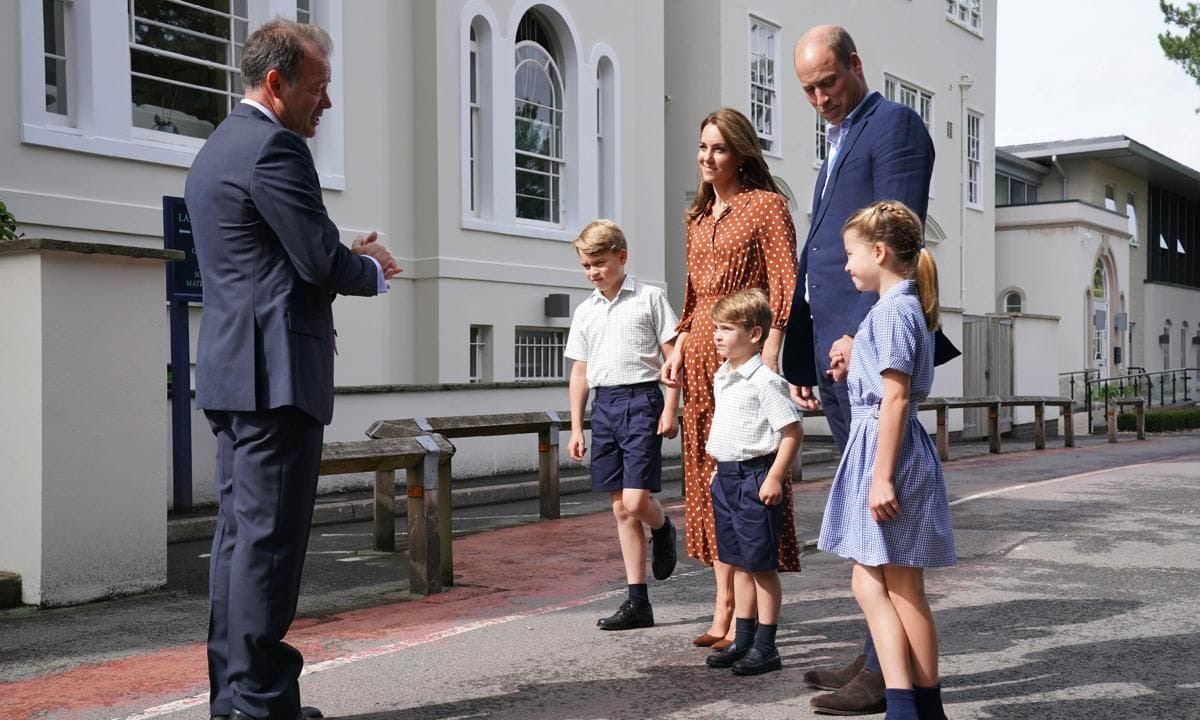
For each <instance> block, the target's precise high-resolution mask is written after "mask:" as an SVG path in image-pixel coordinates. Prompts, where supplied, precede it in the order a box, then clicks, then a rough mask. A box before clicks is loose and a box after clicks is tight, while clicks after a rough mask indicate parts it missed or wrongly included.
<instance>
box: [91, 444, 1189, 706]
mask: <svg viewBox="0 0 1200 720" xmlns="http://www.w3.org/2000/svg"><path fill="white" fill-rule="evenodd" d="M1193 456H1194V453H1186V454H1184V455H1180V456H1178V457H1176V458H1166V459H1161V460H1155V461H1151V462H1145V463H1138V464H1136V465H1122V466H1120V467H1111V468H1105V469H1103V470H1092V471H1090V472H1085V473H1077V474H1075V475H1067V476H1065V477H1059V478H1049V479H1046V480H1038V481H1036V482H1029V483H1018V484H1016V485H1008V486H1006V487H1002V488H996V489H995V490H989V491H987V492H981V493H975V494H974V495H967V496H966V497H961V498H959V499H957V500H955V501H953V502H951V503H950V504H951V505H959V504H962V503H965V502H968V501H970V500H979V499H982V498H987V497H992V496H994V495H1001V494H1003V493H1008V492H1012V491H1014V490H1021V489H1024V488H1030V487H1038V486H1040V485H1049V484H1052V483H1060V482H1064V481H1067V480H1078V479H1081V478H1086V477H1092V476H1095V475H1102V474H1104V473H1108V472H1114V471H1119V470H1132V469H1136V468H1141V467H1147V466H1149V465H1158V464H1162V463H1165V462H1172V461H1175V460H1178V459H1180V458H1184V457H1193ZM668 507H678V505H674V504H672V505H669V506H668ZM810 542H811V543H813V544H815V543H816V540H812V541H810ZM353 559H354V560H358V559H360V558H353ZM361 559H365V558H361ZM346 560H351V558H345V559H344V560H343V562H344V561H346ZM707 571H708V570H707V568H705V569H702V570H693V571H691V572H686V573H681V574H678V575H673V576H672V577H671V580H674V579H675V578H678V577H688V576H690V575H696V574H699V573H702V572H707ZM624 592H625V590H610V591H608V592H603V593H597V594H595V595H589V596H588V597H584V598H579V599H577V600H571V601H568V602H565V603H559V604H557V605H547V606H545V607H540V608H534V609H531V610H527V611H526V612H523V613H516V614H513V615H505V616H502V617H498V618H492V619H490V620H480V621H477V622H473V623H467V624H466V625H457V626H455V627H450V628H446V629H444V630H438V631H437V632H433V633H430V634H428V635H425V636H424V637H421V638H417V639H416V640H401V641H399V642H395V643H389V644H387V645H381V646H379V647H376V648H371V649H368V650H360V651H359V652H356V653H351V654H349V655H343V656H341V657H337V658H331V659H329V660H325V661H323V662H319V663H314V664H312V665H309V666H307V667H305V668H304V670H303V671H302V672H301V673H300V675H301V676H304V675H311V674H313V673H317V672H322V671H324V670H330V669H333V668H338V667H343V666H345V665H349V664H351V663H355V662H361V661H363V660H370V659H372V658H377V657H380V656H382V655H390V654H392V653H397V652H400V651H401V650H406V649H408V648H412V647H417V646H419V645H427V644H429V643H432V642H436V641H438V640H444V639H446V638H449V637H454V636H455V635H462V634H463V633H468V632H472V631H475V630H482V629H484V628H489V627H494V626H496V625H504V624H506V623H510V622H514V621H517V620H524V619H526V618H531V617H538V616H540V615H548V614H550V613H554V612H558V611H560V610H569V609H571V608H576V607H581V606H583V605H587V604H589V603H594V602H598V601H600V600H605V599H607V598H610V597H616V596H617V595H620V594H622V593H624ZM207 702H208V693H207V692H205V693H201V694H199V695H193V696H191V697H187V698H183V699H182V700H176V701H174V702H169V703H166V704H163V705H156V706H154V707H152V708H147V709H145V710H143V711H141V712H138V713H134V714H132V715H126V716H124V717H122V718H115V719H114V720H150V718H156V717H162V716H163V715H169V714H171V713H175V712H179V711H181V710H188V709H190V708H194V707H198V706H200V705H204V704H205V703H207Z"/></svg>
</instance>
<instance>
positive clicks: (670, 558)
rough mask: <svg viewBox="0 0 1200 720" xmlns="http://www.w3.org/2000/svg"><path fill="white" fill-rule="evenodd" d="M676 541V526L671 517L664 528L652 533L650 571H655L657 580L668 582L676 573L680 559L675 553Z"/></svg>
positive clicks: (664, 524) (667, 519)
mask: <svg viewBox="0 0 1200 720" xmlns="http://www.w3.org/2000/svg"><path fill="white" fill-rule="evenodd" d="M675 539H676V538H675V525H674V523H672V522H671V518H669V517H668V518H666V520H665V522H664V523H663V526H662V527H660V528H659V529H657V530H651V531H650V542H651V544H652V545H654V550H653V552H654V556H653V559H652V561H651V563H650V569H651V570H653V571H654V579H655V580H666V579H667V578H669V577H671V573H673V572H675V563H676V561H677V559H678V558H677V556H676V553H675Z"/></svg>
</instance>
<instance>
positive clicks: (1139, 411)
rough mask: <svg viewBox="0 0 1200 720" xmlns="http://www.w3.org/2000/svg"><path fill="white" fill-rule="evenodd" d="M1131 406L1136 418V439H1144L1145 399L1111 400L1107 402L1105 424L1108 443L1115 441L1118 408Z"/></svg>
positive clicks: (1123, 398)
mask: <svg viewBox="0 0 1200 720" xmlns="http://www.w3.org/2000/svg"><path fill="white" fill-rule="evenodd" d="M1124 405H1132V406H1133V414H1134V417H1136V418H1137V439H1138V440H1145V439H1146V399H1145V398H1142V397H1121V398H1111V399H1109V401H1108V410H1107V411H1106V412H1107V417H1106V418H1105V424H1106V425H1107V426H1108V428H1107V429H1108V441H1109V442H1110V443H1115V442H1116V441H1117V414H1118V409H1119V406H1124Z"/></svg>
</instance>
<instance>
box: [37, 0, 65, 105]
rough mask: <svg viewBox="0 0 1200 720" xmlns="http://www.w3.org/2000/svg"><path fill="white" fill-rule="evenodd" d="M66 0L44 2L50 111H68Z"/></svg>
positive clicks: (47, 0) (47, 101)
mask: <svg viewBox="0 0 1200 720" xmlns="http://www.w3.org/2000/svg"><path fill="white" fill-rule="evenodd" d="M64 12H65V10H64V8H63V1H62V0H43V2H42V43H43V48H44V50H43V52H44V53H45V56H46V111H47V112H52V113H56V114H59V115H66V114H67V110H68V105H67V102H68V98H67V43H66V20H65V18H64V17H63V14H64Z"/></svg>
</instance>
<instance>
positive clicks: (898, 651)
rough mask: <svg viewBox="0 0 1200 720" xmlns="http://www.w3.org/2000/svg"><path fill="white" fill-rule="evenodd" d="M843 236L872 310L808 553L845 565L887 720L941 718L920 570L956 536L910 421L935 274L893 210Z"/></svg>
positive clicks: (919, 389)
mask: <svg viewBox="0 0 1200 720" xmlns="http://www.w3.org/2000/svg"><path fill="white" fill-rule="evenodd" d="M842 234H843V241H844V243H845V247H846V258H847V260H846V271H847V272H848V273H850V277H851V278H852V279H853V280H854V285H855V287H857V288H858V289H859V290H860V291H862V292H878V293H879V302H877V303H876V304H875V307H873V308H872V309H871V312H870V313H868V314H867V317H866V318H864V319H863V322H862V325H861V326H859V328H858V333H857V334H856V335H855V336H854V344H853V345H852V351H851V353H850V366H849V375H848V378H847V385H848V387H849V393H850V406H851V424H850V440H849V442H848V444H847V445H846V451H845V452H844V453H843V454H842V461H841V464H840V465H839V466H838V470H837V475H836V477H835V478H834V481H833V487H832V488H831V489H830V491H829V502H828V504H827V505H826V508H825V516H824V520H823V521H822V523H821V535H820V539H819V540H818V542H817V546H818V547H819V548H820V549H821V550H824V551H825V552H830V553H835V554H838V555H841V556H843V557H846V558H849V559H851V560H853V561H854V569H853V575H852V582H851V585H852V588H853V590H854V597H855V599H856V600H858V604H859V606H860V607H862V611H863V614H864V615H865V616H866V618H867V625H868V626H869V627H870V629H871V637H873V638H874V639H875V647H876V650H877V651H878V652H879V662H880V665H881V667H882V670H883V679H884V684H885V685H886V686H887V718H888V720H897V719H899V720H908V719H911V718H917V719H919V720H944V718H945V715H944V714H943V712H942V698H941V686H940V684H939V680H938V644H937V629H936V628H935V627H934V623H933V614H932V613H931V612H930V610H929V603H928V601H927V600H926V598H925V576H924V568H927V567H941V566H946V565H953V564H954V563H955V555H954V529H953V527H952V526H951V522H950V507H949V505H948V503H947V501H946V484H945V480H944V479H943V477H942V466H941V463H940V462H939V461H938V456H937V451H936V450H935V448H934V445H933V443H932V442H931V441H930V439H929V435H928V433H926V432H925V429H924V428H923V427H922V426H921V424H920V423H919V422H917V404H918V403H920V402H921V401H922V400H924V399H925V398H926V397H928V395H929V389H930V386H931V385H932V384H933V337H934V334H933V331H934V330H935V329H936V328H937V326H938V282H937V267H936V266H935V265H934V261H933V256H932V255H931V254H930V252H929V251H928V250H926V249H925V248H924V247H922V229H921V221H920V220H919V219H918V218H917V216H916V214H914V213H913V211H912V210H909V209H908V208H907V207H905V206H904V205H903V204H901V203H899V202H895V201H883V202H879V203H876V204H874V205H871V206H869V207H866V208H863V209H862V210H859V211H858V212H856V213H855V214H854V215H852V216H851V217H850V219H849V220H848V221H846V225H845V226H844V227H843V229H842ZM837 361H838V359H837V358H835V363H834V365H835V368H836V365H837ZM841 362H842V363H844V362H845V361H844V359H841Z"/></svg>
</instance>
